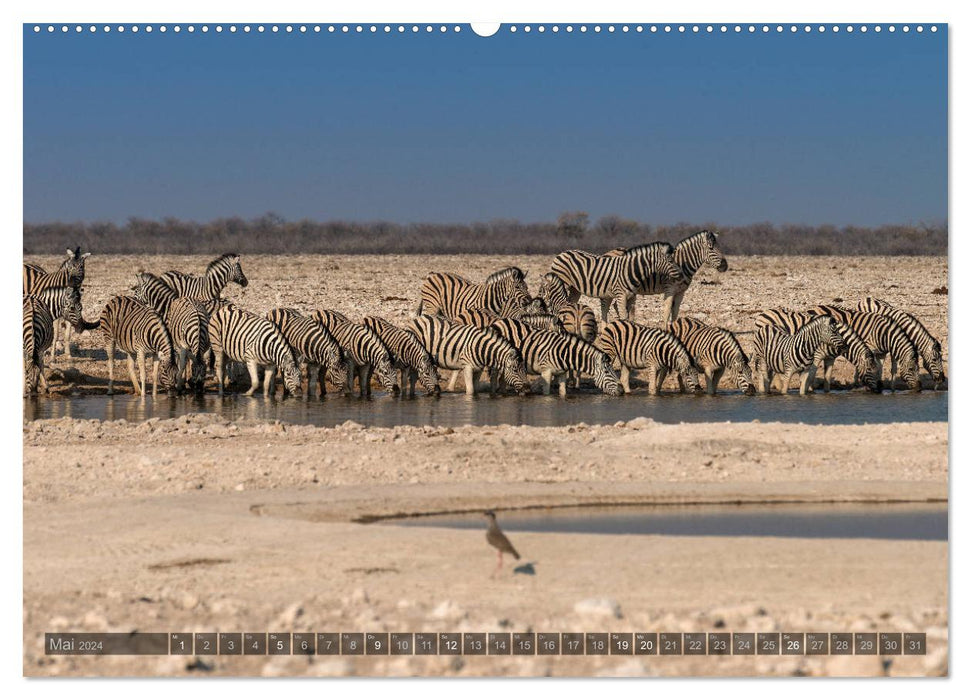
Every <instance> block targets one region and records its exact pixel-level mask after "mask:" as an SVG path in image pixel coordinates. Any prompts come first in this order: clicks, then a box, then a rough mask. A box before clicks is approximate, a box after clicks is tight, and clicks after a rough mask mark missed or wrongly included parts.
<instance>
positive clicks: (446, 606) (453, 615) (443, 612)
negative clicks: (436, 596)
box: [431, 600, 465, 620]
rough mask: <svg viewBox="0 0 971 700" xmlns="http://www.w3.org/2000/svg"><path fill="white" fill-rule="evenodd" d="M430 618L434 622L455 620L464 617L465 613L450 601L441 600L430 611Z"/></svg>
mask: <svg viewBox="0 0 971 700" xmlns="http://www.w3.org/2000/svg"><path fill="white" fill-rule="evenodd" d="M431 617H433V618H435V619H436V620H455V619H458V618H461V617H465V611H464V610H462V608H460V607H459V606H458V605H457V604H456V603H454V602H453V601H451V600H443V601H442V602H441V603H439V604H438V606H437V607H436V608H435V609H434V610H432V612H431Z"/></svg>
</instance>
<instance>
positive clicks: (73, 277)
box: [61, 246, 91, 287]
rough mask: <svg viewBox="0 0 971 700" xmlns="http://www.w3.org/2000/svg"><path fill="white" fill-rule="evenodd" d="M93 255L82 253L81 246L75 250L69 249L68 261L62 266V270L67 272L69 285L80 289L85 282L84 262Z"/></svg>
mask: <svg viewBox="0 0 971 700" xmlns="http://www.w3.org/2000/svg"><path fill="white" fill-rule="evenodd" d="M89 255H91V253H82V252H81V246H78V247H77V248H75V249H74V250H71V249H70V248H68V250H67V259H66V260H65V261H64V262H63V263H62V264H61V269H63V270H66V271H67V276H68V284H70V285H71V286H72V287H80V286H81V283H82V282H84V261H85V260H86V259H87V257H88V256H89Z"/></svg>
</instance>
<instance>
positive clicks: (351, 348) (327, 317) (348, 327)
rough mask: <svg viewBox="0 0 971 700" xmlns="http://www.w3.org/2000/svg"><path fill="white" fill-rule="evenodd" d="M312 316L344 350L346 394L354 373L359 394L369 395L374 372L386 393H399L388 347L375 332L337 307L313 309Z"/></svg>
mask: <svg viewBox="0 0 971 700" xmlns="http://www.w3.org/2000/svg"><path fill="white" fill-rule="evenodd" d="M312 317H313V319H314V320H315V321H316V322H317V323H319V324H321V325H322V326H324V328H326V329H327V330H329V331H330V332H331V335H333V336H334V339H335V340H336V341H337V343H338V345H340V346H341V350H342V351H343V352H344V358H345V360H346V361H347V368H348V369H347V384H345V385H344V393H345V394H349V393H351V392H353V391H354V377H355V376H357V380H358V384H359V386H360V396H361V397H362V398H363V397H365V396H370V395H371V376H372V374H373V375H376V376H377V379H378V382H379V383H380V384H381V386H382V387H383V388H384V390H385V391H386V392H387V393H388V394H390V395H393V396H397V395H398V391H399V388H398V385H397V383H395V376H394V367H393V363H392V360H391V351H390V350H388V346H387V345H385V344H384V341H382V340H381V338H380V337H379V336H378V334H377V333H375V332H374V331H372V330H371V329H370V328H367V327H365V326H362V325H361V324H360V323H354V322H353V321H351V320H350V319H349V318H347V316H345V315H344V314H342V313H340V312H339V311H331V310H327V309H325V310H323V311H314V313H313V316H312Z"/></svg>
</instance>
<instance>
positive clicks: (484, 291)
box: [417, 267, 530, 321]
mask: <svg viewBox="0 0 971 700" xmlns="http://www.w3.org/2000/svg"><path fill="white" fill-rule="evenodd" d="M529 302H530V297H529V289H528V288H527V287H526V273H525V272H523V271H522V270H520V269H519V268H518V267H506V268H503V269H502V270H497V271H496V272H493V273H492V274H491V275H489V276H488V277H486V281H485V282H484V283H482V284H478V283H476V282H470V281H469V280H467V279H465V278H464V277H459V276H458V275H453V274H450V273H447V272H432V273H431V274H429V275H428V276H427V277H426V278H425V281H424V282H422V285H421V301H420V302H419V303H418V311H417V315H419V316H421V315H423V314H428V315H431V316H444V317H445V318H446V319H448V320H450V321H451V320H454V319H455V318H456V317H457V316H458V315H459V314H460V313H462V312H463V311H465V310H466V309H484V310H486V311H492V312H494V313H502V311H503V308H504V307H507V305H511V306H513V307H520V308H521V307H524V306H526V305H528V304H529Z"/></svg>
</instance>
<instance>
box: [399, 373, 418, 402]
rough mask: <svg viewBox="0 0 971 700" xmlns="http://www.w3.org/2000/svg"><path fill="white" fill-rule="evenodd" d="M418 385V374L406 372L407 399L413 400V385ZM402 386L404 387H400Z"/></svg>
mask: <svg viewBox="0 0 971 700" xmlns="http://www.w3.org/2000/svg"><path fill="white" fill-rule="evenodd" d="M417 383H418V372H416V371H415V370H409V371H408V398H411V399H413V398H415V384H417ZM402 386H404V385H402Z"/></svg>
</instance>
